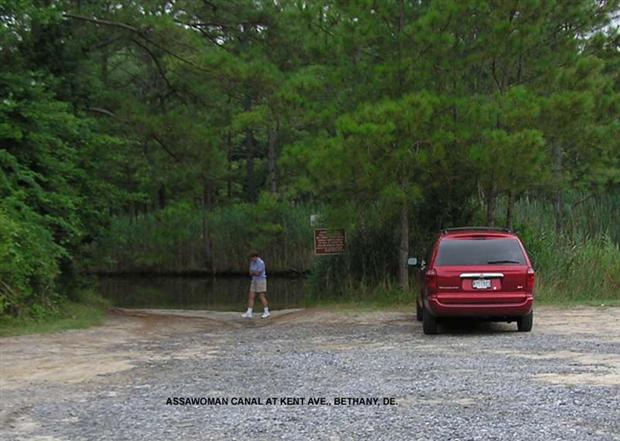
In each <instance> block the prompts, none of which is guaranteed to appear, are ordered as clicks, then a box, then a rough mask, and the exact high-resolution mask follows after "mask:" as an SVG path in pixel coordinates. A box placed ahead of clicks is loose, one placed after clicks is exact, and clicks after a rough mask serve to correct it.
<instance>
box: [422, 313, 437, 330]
mask: <svg viewBox="0 0 620 441" xmlns="http://www.w3.org/2000/svg"><path fill="white" fill-rule="evenodd" d="M422 329H423V331H424V333H425V334H427V335H432V334H437V318H436V317H435V316H434V315H433V314H431V312H430V311H429V310H428V308H424V309H423V310H422Z"/></svg>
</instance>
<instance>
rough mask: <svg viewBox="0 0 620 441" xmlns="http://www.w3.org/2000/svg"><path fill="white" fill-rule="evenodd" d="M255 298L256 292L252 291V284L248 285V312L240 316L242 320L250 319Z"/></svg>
mask: <svg viewBox="0 0 620 441" xmlns="http://www.w3.org/2000/svg"><path fill="white" fill-rule="evenodd" d="M255 298H256V292H255V291H254V282H252V284H251V285H250V292H249V293H248V310H247V311H246V312H245V314H242V315H241V317H243V318H252V309H253V308H254V299H255Z"/></svg>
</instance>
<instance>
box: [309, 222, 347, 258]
mask: <svg viewBox="0 0 620 441" xmlns="http://www.w3.org/2000/svg"><path fill="white" fill-rule="evenodd" d="M345 239H346V237H345V234H344V229H343V228H338V229H334V230H328V229H326V228H319V229H317V230H314V254H317V255H323V254H341V253H344V247H345V243H346V240H345Z"/></svg>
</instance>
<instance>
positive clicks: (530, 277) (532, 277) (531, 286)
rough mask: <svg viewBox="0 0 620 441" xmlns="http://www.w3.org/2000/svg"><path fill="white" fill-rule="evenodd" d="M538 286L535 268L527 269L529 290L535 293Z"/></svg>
mask: <svg viewBox="0 0 620 441" xmlns="http://www.w3.org/2000/svg"><path fill="white" fill-rule="evenodd" d="M535 284H536V272H535V271H534V268H528V269H527V290H528V291H533V290H534V285H535Z"/></svg>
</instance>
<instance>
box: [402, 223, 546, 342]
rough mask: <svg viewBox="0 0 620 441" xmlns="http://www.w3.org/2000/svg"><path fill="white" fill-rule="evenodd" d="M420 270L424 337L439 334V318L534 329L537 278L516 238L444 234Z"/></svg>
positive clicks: (478, 231) (504, 233)
mask: <svg viewBox="0 0 620 441" xmlns="http://www.w3.org/2000/svg"><path fill="white" fill-rule="evenodd" d="M409 264H410V265H414V266H419V267H420V284H419V285H420V287H421V288H420V291H419V293H418V296H417V299H416V306H417V308H416V309H417V314H416V315H417V319H418V320H421V321H422V323H423V329H424V333H425V334H436V333H437V322H438V319H440V318H442V317H477V318H480V319H486V320H492V321H507V322H512V321H516V322H517V329H518V330H519V331H521V332H529V331H530V330H531V329H532V324H533V311H532V306H533V303H534V281H535V273H534V269H533V267H532V263H531V262H530V259H529V257H528V255H527V252H526V250H525V247H524V246H523V243H522V242H521V240H520V239H519V237H518V236H517V235H516V234H514V233H512V232H511V231H510V230H504V229H497V228H487V227H464V228H451V229H447V230H443V231H442V232H441V233H440V234H439V238H438V239H437V241H436V242H435V245H434V247H433V250H432V254H431V255H430V258H429V262H428V263H427V264H426V263H425V262H421V264H418V260H417V259H416V258H411V259H409Z"/></svg>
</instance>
